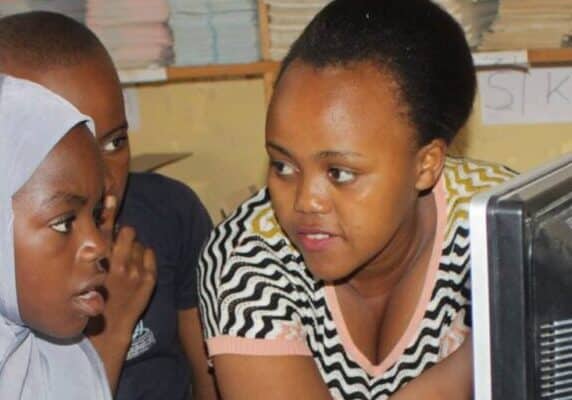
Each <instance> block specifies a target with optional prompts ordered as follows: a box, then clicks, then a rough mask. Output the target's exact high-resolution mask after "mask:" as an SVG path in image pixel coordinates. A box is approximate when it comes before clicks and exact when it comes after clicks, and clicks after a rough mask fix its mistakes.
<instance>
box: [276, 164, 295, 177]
mask: <svg viewBox="0 0 572 400" xmlns="http://www.w3.org/2000/svg"><path fill="white" fill-rule="evenodd" d="M271 165H272V168H273V169H274V170H275V171H276V173H277V174H278V175H280V176H290V175H293V174H294V173H295V172H296V171H295V170H294V167H292V166H291V165H288V164H286V163H285V162H282V161H272V163H271Z"/></svg>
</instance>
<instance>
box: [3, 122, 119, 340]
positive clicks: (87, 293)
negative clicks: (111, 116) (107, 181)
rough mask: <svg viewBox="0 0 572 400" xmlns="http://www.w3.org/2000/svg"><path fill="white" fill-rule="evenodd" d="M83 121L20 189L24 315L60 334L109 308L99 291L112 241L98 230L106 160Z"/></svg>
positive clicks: (16, 205) (17, 239)
mask: <svg viewBox="0 0 572 400" xmlns="http://www.w3.org/2000/svg"><path fill="white" fill-rule="evenodd" d="M100 157H101V156H100V154H99V153H98V147H97V144H96V142H95V140H94V138H93V136H92V135H91V134H90V133H89V131H88V130H87V128H86V127H85V126H84V125H79V126H77V127H75V128H74V129H72V130H71V131H70V132H69V133H68V134H67V135H66V136H64V138H63V139H62V140H61V141H60V142H59V143H58V144H57V145H56V146H55V147H54V148H53V149H52V150H51V152H50V153H49V154H48V156H47V157H46V159H45V160H44V161H43V162H42V163H41V164H40V166H39V167H38V169H37V170H36V171H35V172H34V174H33V175H32V177H31V178H30V180H29V181H28V182H27V183H26V184H25V185H24V186H23V187H22V188H21V189H20V190H19V191H18V192H17V193H16V194H15V195H14V197H13V200H12V204H13V209H14V248H15V261H16V286H17V293H18V305H19V308H20V315H21V317H22V319H23V320H24V322H25V324H26V325H27V326H29V327H30V328H32V329H34V330H37V331H38V332H41V333H43V334H46V335H48V336H51V337H55V338H70V337H74V336H77V335H78V334H80V333H81V332H82V331H83V329H84V328H85V325H86V323H87V320H88V318H90V317H93V316H95V315H98V314H100V313H101V312H102V311H103V307H104V299H103V297H102V294H101V293H100V292H99V290H100V288H101V287H102V286H103V283H104V278H105V275H106V274H105V268H103V266H102V265H101V262H102V259H103V258H104V257H105V256H106V255H107V252H108V243H107V241H106V239H105V238H104V236H103V235H102V233H101V231H100V230H99V224H100V217H101V211H102V196H103V192H104V188H103V184H104V183H103V179H104V178H103V164H102V162H101V158H100Z"/></svg>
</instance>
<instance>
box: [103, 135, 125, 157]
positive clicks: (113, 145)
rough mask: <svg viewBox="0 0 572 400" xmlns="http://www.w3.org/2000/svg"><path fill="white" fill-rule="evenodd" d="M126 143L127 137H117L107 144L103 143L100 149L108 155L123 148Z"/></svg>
mask: <svg viewBox="0 0 572 400" xmlns="http://www.w3.org/2000/svg"><path fill="white" fill-rule="evenodd" d="M126 142H127V135H122V136H117V137H114V138H113V139H111V140H109V141H108V142H105V143H104V144H103V147H102V148H103V151H105V152H108V153H110V152H113V151H117V150H119V149H121V148H123V147H124V146H125V143H126Z"/></svg>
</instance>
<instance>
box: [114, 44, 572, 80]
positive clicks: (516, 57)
mask: <svg viewBox="0 0 572 400" xmlns="http://www.w3.org/2000/svg"><path fill="white" fill-rule="evenodd" d="M473 59H474V60H475V65H476V66H477V67H478V68H495V67H512V66H514V67H522V68H528V67H530V66H543V65H555V64H572V48H561V49H530V50H509V51H485V52H479V51H477V52H474V53H473ZM279 66H280V63H279V62H278V61H257V62H253V63H245V64H209V65H195V66H188V67H166V68H146V69H134V70H121V71H120V72H119V77H120V80H121V82H122V83H124V84H127V85H128V84H136V83H152V82H177V81H187V80H193V79H209V78H213V79H222V78H239V77H245V76H261V77H262V76H263V77H265V78H266V76H267V75H268V74H270V75H272V74H274V73H276V72H277V71H278V68H279Z"/></svg>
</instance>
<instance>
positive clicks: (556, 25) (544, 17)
mask: <svg viewBox="0 0 572 400" xmlns="http://www.w3.org/2000/svg"><path fill="white" fill-rule="evenodd" d="M571 33H572V1H571V0H501V2H500V8H499V16H498V18H497V20H496V21H495V23H494V24H493V26H492V27H491V29H490V32H489V33H487V34H486V35H485V37H484V39H483V43H482V44H481V46H480V47H479V48H480V49H481V50H504V49H514V48H555V47H561V46H566V45H568V43H567V38H568V37H569V35H570V34H571Z"/></svg>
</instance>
